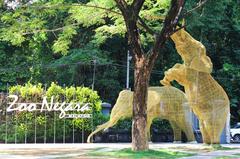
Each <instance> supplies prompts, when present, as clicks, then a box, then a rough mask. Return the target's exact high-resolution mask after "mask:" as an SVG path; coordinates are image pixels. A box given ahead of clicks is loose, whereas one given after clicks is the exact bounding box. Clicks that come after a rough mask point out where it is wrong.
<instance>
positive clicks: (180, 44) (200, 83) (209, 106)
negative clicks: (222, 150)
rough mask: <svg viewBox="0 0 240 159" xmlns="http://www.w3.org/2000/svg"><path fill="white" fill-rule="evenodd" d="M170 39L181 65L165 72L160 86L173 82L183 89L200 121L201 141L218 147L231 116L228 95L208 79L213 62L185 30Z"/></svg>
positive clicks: (210, 77)
mask: <svg viewBox="0 0 240 159" xmlns="http://www.w3.org/2000/svg"><path fill="white" fill-rule="evenodd" d="M171 38H172V40H173V41H174V43H175V45H176V49H177V52H178V54H179V55H180V56H181V58H182V60H183V61H184V63H183V64H175V65H174V66H173V67H172V68H171V69H169V70H168V71H166V72H165V77H164V79H163V80H161V83H162V84H163V85H171V84H170V82H171V81H173V80H175V81H177V82H178V83H179V84H180V85H182V86H184V89H185V92H186V95H187V99H188V101H189V104H190V106H191V108H192V109H193V112H194V113H195V114H196V115H197V117H198V119H199V121H200V130H201V133H202V136H203V142H204V143H207V144H218V143H220V135H221V132H222V130H223V129H224V127H225V124H226V121H227V118H228V115H229V113H230V103H229V99H228V96H227V94H226V92H225V91H224V89H223V88H222V87H221V86H220V85H219V84H218V82H217V81H216V80H215V79H214V78H213V77H212V76H211V72H212V62H211V59H210V58H209V57H208V56H207V55H206V48H205V46H204V45H203V44H202V43H201V42H199V41H197V40H195V39H194V38H193V37H192V36H191V35H190V34H189V33H187V32H186V31H185V30H184V29H181V30H179V31H178V32H176V33H175V34H173V35H172V36H171Z"/></svg>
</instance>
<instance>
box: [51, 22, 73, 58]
mask: <svg viewBox="0 0 240 159" xmlns="http://www.w3.org/2000/svg"><path fill="white" fill-rule="evenodd" d="M76 34H77V32H76V30H75V29H74V27H73V26H67V27H64V28H63V32H62V33H61V34H59V37H58V39H57V40H56V41H54V44H53V51H54V53H62V54H63V55H66V54H67V53H68V50H69V47H70V44H71V40H72V37H73V36H74V35H76Z"/></svg>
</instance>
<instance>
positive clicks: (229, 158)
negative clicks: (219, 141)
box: [216, 153, 240, 159]
mask: <svg viewBox="0 0 240 159" xmlns="http://www.w3.org/2000/svg"><path fill="white" fill-rule="evenodd" d="M236 158H240V153H236V154H233V155H232V156H222V157H217V158H216V159H236Z"/></svg>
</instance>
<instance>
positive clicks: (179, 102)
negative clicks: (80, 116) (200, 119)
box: [87, 86, 195, 142]
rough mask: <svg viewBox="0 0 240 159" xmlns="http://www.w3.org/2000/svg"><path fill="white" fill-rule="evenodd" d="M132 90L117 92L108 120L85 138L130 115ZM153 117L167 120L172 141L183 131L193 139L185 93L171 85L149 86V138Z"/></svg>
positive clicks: (179, 139)
mask: <svg viewBox="0 0 240 159" xmlns="http://www.w3.org/2000/svg"><path fill="white" fill-rule="evenodd" d="M132 103H133V92H132V91H130V90H123V91H121V92H120V93H119V96H118V99H117V101H116V104H115V105H114V107H113V109H112V112H111V115H110V120H109V121H108V122H106V123H104V124H102V125H100V126H98V127H97V129H96V130H95V131H93V132H92V133H91V134H90V135H89V136H88V139H87V142H90V139H91V137H92V136H93V135H94V134H96V133H97V132H99V131H101V130H103V129H108V128H109V127H112V126H114V125H115V124H116V123H117V122H118V121H119V120H120V119H123V118H128V117H132V113H133V112H132V109H133V106H132ZM154 118H161V119H167V120H169V122H170V124H171V126H172V128H173V133H174V141H181V131H183V132H184V133H185V134H186V136H187V139H188V141H189V142H191V141H195V137H194V134H193V129H192V112H191V109H190V107H189V105H188V102H187V99H186V96H185V94H184V93H183V92H182V91H180V90H179V89H177V88H175V87H171V86H164V87H149V89H148V100H147V131H148V137H149V139H150V127H151V124H152V121H153V119H154Z"/></svg>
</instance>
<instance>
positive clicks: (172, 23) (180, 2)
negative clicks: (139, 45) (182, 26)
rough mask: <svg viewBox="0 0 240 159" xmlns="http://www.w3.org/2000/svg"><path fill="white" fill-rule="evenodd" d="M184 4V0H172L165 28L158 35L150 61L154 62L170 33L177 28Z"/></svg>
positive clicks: (164, 24)
mask: <svg viewBox="0 0 240 159" xmlns="http://www.w3.org/2000/svg"><path fill="white" fill-rule="evenodd" d="M184 4H185V1H184V0H172V2H171V7H170V9H169V11H168V14H167V16H166V18H165V21H164V23H163V28H162V30H161V33H160V34H158V35H157V36H156V40H155V43H154V46H153V49H152V51H151V53H150V58H149V61H150V62H154V60H153V59H156V58H157V56H158V52H159V50H160V48H161V47H162V46H163V45H164V44H165V42H166V40H167V39H168V37H169V36H170V34H171V33H172V32H173V31H174V29H175V28H176V26H177V24H178V21H179V16H180V14H181V12H182V9H183V7H184Z"/></svg>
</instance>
